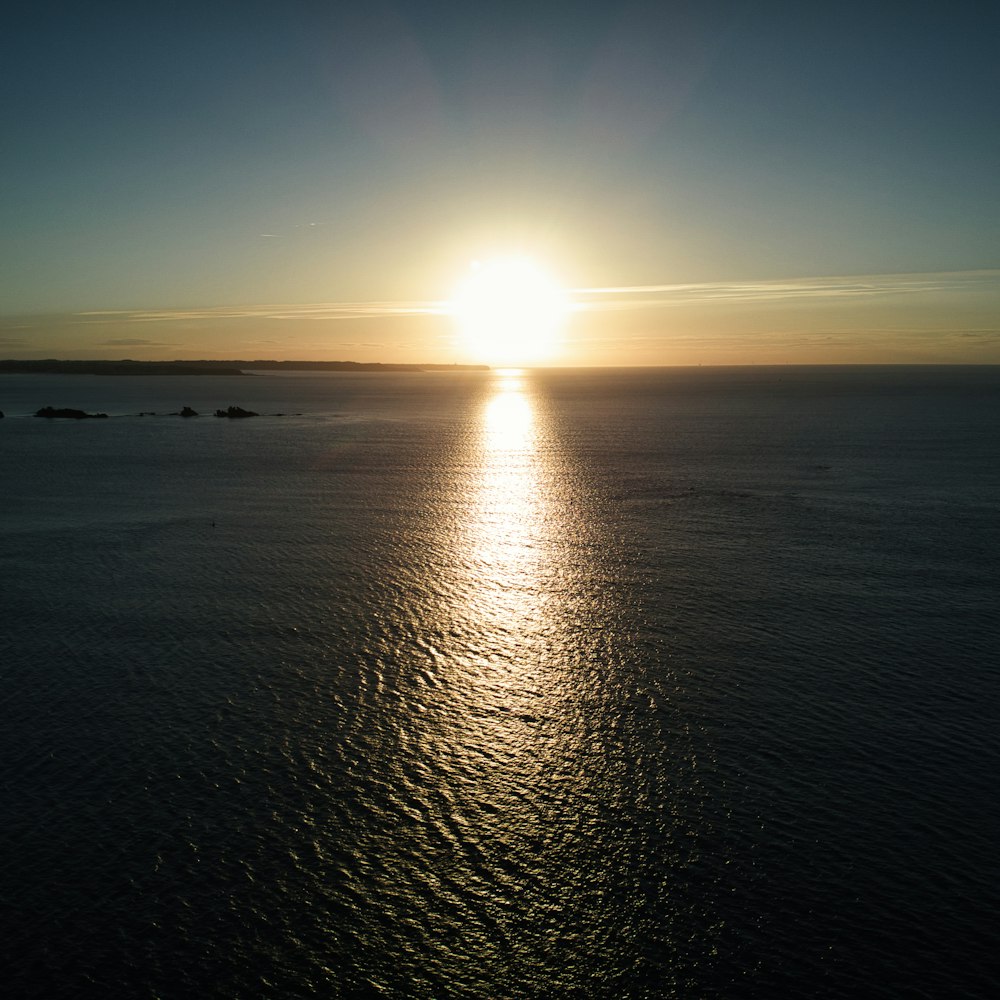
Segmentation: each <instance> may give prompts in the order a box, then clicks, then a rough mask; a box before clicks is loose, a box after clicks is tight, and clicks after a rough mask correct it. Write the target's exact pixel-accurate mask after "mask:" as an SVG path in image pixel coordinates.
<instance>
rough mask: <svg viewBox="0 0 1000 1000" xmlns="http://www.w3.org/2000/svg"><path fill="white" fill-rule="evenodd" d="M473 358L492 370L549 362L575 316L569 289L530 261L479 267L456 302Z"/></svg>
mask: <svg viewBox="0 0 1000 1000" xmlns="http://www.w3.org/2000/svg"><path fill="white" fill-rule="evenodd" d="M451 312H452V315H453V316H454V318H455V322H456V325H457V327H458V334H459V337H460V338H461V340H462V342H463V345H464V347H465V349H466V350H467V351H468V353H469V355H470V356H472V357H474V358H475V359H476V360H477V361H483V362H486V363H487V364H526V363H530V362H535V361H545V360H548V359H549V358H551V357H552V356H553V354H554V353H555V351H556V349H557V347H558V343H559V339H560V335H561V334H562V330H563V326H564V325H565V323H566V318H567V316H568V314H569V297H568V295H567V293H566V291H565V289H564V288H563V287H562V286H561V285H560V284H559V282H558V281H556V280H555V278H553V277H552V275H551V274H549V273H548V271H546V270H545V268H543V267H542V266H541V265H540V264H538V263H537V262H536V261H534V260H532V259H531V258H529V257H498V258H494V259H492V260H487V261H476V262H474V263H473V264H472V266H471V267H470V269H469V273H468V274H467V275H466V276H465V278H464V279H463V280H462V281H461V282H460V283H459V285H458V287H457V288H456V290H455V293H454V295H453V296H452V298H451Z"/></svg>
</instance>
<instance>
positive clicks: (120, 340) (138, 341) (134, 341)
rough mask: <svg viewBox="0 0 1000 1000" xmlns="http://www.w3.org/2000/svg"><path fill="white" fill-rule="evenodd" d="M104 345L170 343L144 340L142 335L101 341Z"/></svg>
mask: <svg viewBox="0 0 1000 1000" xmlns="http://www.w3.org/2000/svg"><path fill="white" fill-rule="evenodd" d="M99 344H100V346H102V347H168V346H169V345H168V344H164V343H161V342H160V341H158V340H143V339H142V338H141V337H118V338H115V339H113V340H102V341H99Z"/></svg>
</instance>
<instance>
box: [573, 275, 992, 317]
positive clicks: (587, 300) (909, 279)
mask: <svg viewBox="0 0 1000 1000" xmlns="http://www.w3.org/2000/svg"><path fill="white" fill-rule="evenodd" d="M998 281H1000V271H997V270H989V271H985V270H984V271H946V272H939V273H934V274H874V275H846V276H841V277H825V278H791V279H785V280H780V281H737V282H707V283H699V284H693V283H692V284H674V285H612V286H608V287H602V288H575V289H573V292H572V294H573V295H574V296H576V297H578V299H579V300H580V301H579V303H578V306H577V308H579V309H582V310H586V311H590V310H605V309H650V308H657V307H661V306H663V307H668V306H676V305H687V304H690V303H699V302H700V303H712V302H732V303H739V302H779V301H784V300H790V299H829V300H837V299H840V300H843V299H857V298H878V297H885V296H891V295H919V294H927V293H930V292H946V291H959V290H969V289H971V288H973V287H974V286H991V285H992V286H994V287H995V286H996V285H997V284H998Z"/></svg>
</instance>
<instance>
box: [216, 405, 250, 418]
mask: <svg viewBox="0 0 1000 1000" xmlns="http://www.w3.org/2000/svg"><path fill="white" fill-rule="evenodd" d="M215 415H216V416H217V417H228V418H229V419H230V420H241V419H243V418H244V417H259V416H260V414H259V413H254V411H253V410H244V409H243V407H242V406H230V407H229V409H228V410H216V411H215Z"/></svg>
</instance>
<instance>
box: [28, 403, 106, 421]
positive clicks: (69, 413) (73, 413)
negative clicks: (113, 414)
mask: <svg viewBox="0 0 1000 1000" xmlns="http://www.w3.org/2000/svg"><path fill="white" fill-rule="evenodd" d="M35 416H36V417H44V418H45V419H46V420H53V419H56V418H58V419H60V420H107V419H108V415H107V414H106V413H85V412H84V411H83V410H72V409H62V410H57V409H56V408H55V407H53V406H43V407H42V408H41V409H40V410H38V412H37V413H35Z"/></svg>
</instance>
